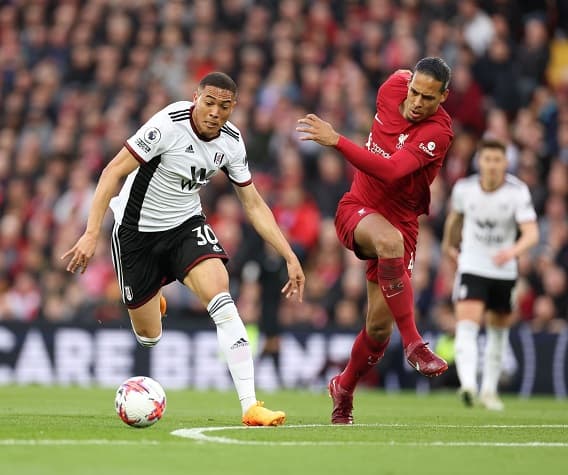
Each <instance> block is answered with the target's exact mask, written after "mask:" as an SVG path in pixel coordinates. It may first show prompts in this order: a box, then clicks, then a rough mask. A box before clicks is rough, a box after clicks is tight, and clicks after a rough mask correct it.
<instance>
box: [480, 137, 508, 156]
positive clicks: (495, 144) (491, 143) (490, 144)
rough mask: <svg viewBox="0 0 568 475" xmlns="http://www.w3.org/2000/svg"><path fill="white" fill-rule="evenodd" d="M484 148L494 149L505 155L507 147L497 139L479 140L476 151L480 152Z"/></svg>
mask: <svg viewBox="0 0 568 475" xmlns="http://www.w3.org/2000/svg"><path fill="white" fill-rule="evenodd" d="M484 148H496V149H498V150H501V152H503V153H505V154H506V153H507V146H506V145H505V144H504V143H503V142H501V141H500V140H497V139H492V138H487V139H482V140H480V142H479V144H478V146H477V150H478V151H479V152H481V151H482V150H483V149H484Z"/></svg>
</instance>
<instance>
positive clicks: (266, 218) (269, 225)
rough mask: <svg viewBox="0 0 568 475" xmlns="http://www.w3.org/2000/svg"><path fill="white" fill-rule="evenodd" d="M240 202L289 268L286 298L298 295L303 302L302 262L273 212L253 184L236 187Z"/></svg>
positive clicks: (284, 288)
mask: <svg viewBox="0 0 568 475" xmlns="http://www.w3.org/2000/svg"><path fill="white" fill-rule="evenodd" d="M234 188H235V190H236V193H237V196H238V197H239V200H240V201H241V203H242V205H243V209H244V210H245V213H246V215H247V217H248V219H249V221H250V222H251V224H252V225H253V227H254V229H255V230H256V231H257V232H258V234H259V235H260V236H261V237H262V238H263V239H264V240H265V241H266V242H268V243H269V244H271V245H272V246H273V247H274V249H276V251H277V252H278V253H279V254H280V255H281V256H282V257H283V258H284V259H285V261H286V266H287V268H288V282H287V283H286V285H284V287H283V288H282V293H283V294H284V295H285V296H286V298H288V297H291V296H292V295H297V296H298V300H299V301H300V302H301V301H302V299H303V296H304V284H305V281H306V278H305V276H304V271H303V270H302V266H301V265H300V261H299V260H298V257H297V256H296V254H294V251H292V248H291V247H290V244H289V243H288V241H287V240H286V238H285V237H284V235H283V234H282V231H281V230H280V228H279V227H278V224H277V223H276V220H275V219H274V215H273V214H272V211H271V210H270V208H269V207H268V205H267V204H266V202H265V201H264V199H263V198H262V196H260V194H259V193H258V191H257V189H256V187H255V186H254V185H253V184H250V185H247V186H237V185H235V187H234Z"/></svg>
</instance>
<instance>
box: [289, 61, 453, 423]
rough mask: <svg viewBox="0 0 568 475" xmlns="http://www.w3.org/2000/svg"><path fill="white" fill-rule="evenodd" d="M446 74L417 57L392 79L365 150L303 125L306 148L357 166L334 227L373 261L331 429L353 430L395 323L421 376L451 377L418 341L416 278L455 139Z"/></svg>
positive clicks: (312, 118)
mask: <svg viewBox="0 0 568 475" xmlns="http://www.w3.org/2000/svg"><path fill="white" fill-rule="evenodd" d="M450 75H451V72H450V68H449V67H448V65H447V64H446V63H445V62H444V61H443V60H442V59H441V58H436V57H429V58H423V59H421V60H420V61H419V62H418V63H417V64H416V66H415V68H414V71H408V70H399V71H396V72H395V73H394V74H392V75H391V76H390V77H389V78H388V79H387V80H386V81H385V82H384V83H383V84H382V85H381V87H380V88H379V91H378V93H377V101H376V106H377V112H376V114H375V117H374V120H373V125H372V127H371V132H370V134H369V139H368V141H367V143H366V145H365V147H360V146H358V145H356V144H354V143H353V142H351V141H350V140H349V139H347V138H346V137H344V136H342V135H340V134H338V133H337V132H336V131H335V130H334V129H333V127H332V125H331V124H329V123H328V122H325V121H323V120H322V119H320V118H319V117H318V116H316V115H315V114H308V115H306V116H305V117H303V118H301V119H300V120H298V123H299V125H298V126H297V131H299V132H302V133H303V135H302V136H301V140H313V141H315V142H317V143H319V144H320V145H325V146H330V147H335V148H336V149H337V150H339V151H340V152H341V153H342V154H343V155H344V156H345V158H346V159H347V160H348V161H349V162H350V163H351V164H353V165H354V167H355V168H356V172H355V176H354V179H353V183H352V185H351V189H350V190H349V191H348V192H347V193H345V195H344V196H343V197H342V199H341V200H340V202H339V204H338V208H337V213H336V217H335V226H336V229H337V235H338V237H339V239H340V240H341V242H342V243H343V245H344V246H346V247H347V248H348V249H351V250H353V251H354V252H355V254H356V255H357V256H358V257H359V258H361V259H365V260H367V298H368V310H367V315H366V324H365V327H364V328H363V329H362V330H361V332H360V333H359V334H358V335H357V338H356V339H355V342H354V343H353V348H352V350H351V357H350V359H349V362H348V363H347V366H346V368H345V369H344V370H343V372H342V373H341V374H339V375H337V376H335V377H334V378H332V379H331V381H330V383H329V393H330V396H331V397H332V399H333V412H332V416H331V422H332V423H334V424H352V423H353V414H352V412H353V392H354V390H355V386H356V385H357V382H358V381H359V380H360V379H361V377H362V376H364V375H365V374H366V373H367V372H368V371H369V370H370V369H371V368H372V367H373V366H374V365H375V364H377V362H378V361H379V360H380V359H381V358H382V356H383V355H384V352H385V349H386V347H387V346H388V343H389V341H390V335H391V333H392V329H393V323H396V325H397V327H398V329H399V332H400V335H401V337H402V343H403V346H404V351H405V355H406V358H407V360H408V362H409V363H410V364H411V365H412V366H413V367H414V368H415V369H416V370H417V371H419V372H420V373H421V374H423V375H425V376H429V377H432V376H438V375H440V374H442V373H443V372H444V371H446V370H447V369H448V365H447V363H446V362H445V361H444V360H443V359H442V358H440V357H438V356H437V355H436V354H434V353H433V352H432V351H431V350H430V349H429V348H428V346H427V344H426V343H425V342H424V341H423V339H422V337H421V336H420V334H419V333H418V330H417V328H416V322H415V320H414V296H413V290H412V285H411V282H410V277H411V274H412V267H413V263H414V256H415V252H416V241H417V237H418V216H420V215H421V214H424V213H428V210H429V204H430V188H429V187H430V184H431V183H432V181H433V180H434V178H435V177H436V175H437V174H438V171H439V170H440V168H441V166H442V163H443V160H444V157H445V155H446V153H447V151H448V148H449V146H450V143H451V141H452V138H453V132H452V124H451V119H450V117H449V116H448V114H447V113H446V111H445V110H444V109H443V108H442V107H440V104H441V103H443V102H444V101H445V100H446V98H447V97H448V84H449V82H450Z"/></svg>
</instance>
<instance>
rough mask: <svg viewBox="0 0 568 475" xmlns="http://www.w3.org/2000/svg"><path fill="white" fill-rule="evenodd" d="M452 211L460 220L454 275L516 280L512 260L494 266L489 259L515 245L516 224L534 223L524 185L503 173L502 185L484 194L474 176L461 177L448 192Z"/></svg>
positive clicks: (526, 188)
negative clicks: (461, 221) (461, 216)
mask: <svg viewBox="0 0 568 475" xmlns="http://www.w3.org/2000/svg"><path fill="white" fill-rule="evenodd" d="M452 208H453V209H454V210H455V211H457V212H458V213H460V214H463V217H464V221H463V230H462V242H461V249H460V255H459V258H458V272H460V273H461V274H474V275H478V276H481V277H488V278H492V279H516V278H517V261H516V259H512V260H510V261H509V262H507V263H505V264H504V265H503V266H497V265H495V264H494V263H493V261H492V257H493V256H494V255H495V254H496V253H497V252H498V251H499V250H501V249H504V248H508V247H511V246H512V245H513V244H514V243H515V241H516V240H517V230H518V224H519V223H524V222H527V221H535V220H536V212H535V210H534V206H533V204H532V200H531V196H530V193H529V189H528V187H527V185H526V184H525V183H523V182H522V181H521V180H519V179H518V178H516V177H515V176H513V175H509V174H507V175H506V178H505V183H503V185H501V186H500V187H499V188H498V189H496V190H495V191H492V192H487V191H484V190H483V189H482V188H481V184H480V177H479V175H478V174H476V175H472V176H470V177H467V178H462V179H461V180H458V181H457V182H456V184H455V186H454V189H453V191H452Z"/></svg>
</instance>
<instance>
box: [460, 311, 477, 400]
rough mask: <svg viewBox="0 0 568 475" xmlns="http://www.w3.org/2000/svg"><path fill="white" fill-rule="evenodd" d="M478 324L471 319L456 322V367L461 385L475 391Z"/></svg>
mask: <svg viewBox="0 0 568 475" xmlns="http://www.w3.org/2000/svg"><path fill="white" fill-rule="evenodd" d="M478 334H479V325H478V324H477V323H475V322H472V321H471V320H459V321H458V322H457V323H456V339H455V350H456V369H457V372H458V378H459V380H460V384H461V387H462V388H464V389H471V390H474V391H477V360H478V358H479V355H478V351H477V335H478Z"/></svg>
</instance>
